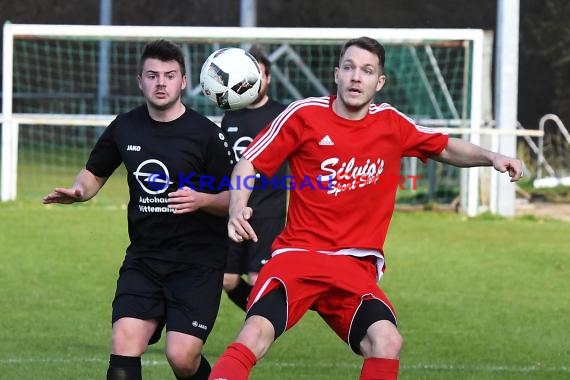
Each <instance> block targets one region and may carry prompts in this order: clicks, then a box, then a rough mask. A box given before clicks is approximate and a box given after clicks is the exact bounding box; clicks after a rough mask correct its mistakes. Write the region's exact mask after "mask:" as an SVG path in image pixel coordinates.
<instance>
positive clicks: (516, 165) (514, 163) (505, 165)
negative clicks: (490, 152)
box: [493, 155, 523, 182]
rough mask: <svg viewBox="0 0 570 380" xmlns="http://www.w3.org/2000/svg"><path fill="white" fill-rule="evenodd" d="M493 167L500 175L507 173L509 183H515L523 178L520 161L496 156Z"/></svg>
mask: <svg viewBox="0 0 570 380" xmlns="http://www.w3.org/2000/svg"><path fill="white" fill-rule="evenodd" d="M493 167H494V168H495V170H497V171H499V172H501V173H505V172H508V173H509V176H510V177H511V182H516V181H518V180H519V179H521V178H522V176H523V165H522V161H521V160H519V159H516V158H511V157H507V156H503V155H498V156H497V157H496V158H495V159H494V160H493Z"/></svg>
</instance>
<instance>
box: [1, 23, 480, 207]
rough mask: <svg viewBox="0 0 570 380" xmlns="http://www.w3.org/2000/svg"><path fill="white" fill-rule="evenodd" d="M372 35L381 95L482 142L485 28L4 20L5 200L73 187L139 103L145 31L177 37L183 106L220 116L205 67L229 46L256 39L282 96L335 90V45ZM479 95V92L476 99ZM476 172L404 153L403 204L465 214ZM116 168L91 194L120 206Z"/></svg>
mask: <svg viewBox="0 0 570 380" xmlns="http://www.w3.org/2000/svg"><path fill="white" fill-rule="evenodd" d="M364 35H366V36H369V37H372V38H376V39H378V40H379V41H380V42H382V43H383V44H384V46H385V47H386V57H387V58H386V73H387V77H388V80H387V84H386V85H385V86H384V88H383V89H382V91H381V92H380V93H379V94H378V96H377V99H376V101H377V102H388V103H390V104H392V105H393V106H395V107H396V108H398V109H399V110H401V111H402V112H404V113H406V114H407V115H409V116H410V117H412V118H414V119H415V120H416V121H417V122H418V123H419V124H422V125H425V126H430V127H435V128H443V129H444V130H445V131H446V132H448V133H450V134H456V135H461V136H463V137H465V138H467V139H469V140H471V141H472V142H475V143H479V138H480V133H479V132H478V131H479V130H480V128H481V125H482V120H483V108H484V107H483V104H482V99H484V98H485V99H490V98H491V96H490V80H489V77H490V75H489V72H490V70H489V69H488V68H485V65H486V62H487V64H488V65H490V61H491V60H490V59H489V58H485V57H484V53H485V51H488V50H489V49H487V50H485V49H484V41H485V38H484V35H485V34H484V32H483V31H482V30H475V29H326V28H319V29H307V28H237V27H236V28H232V27H223V28H212V27H142V26H139V27H133V26H93V25H92V26H79V25H18V24H5V26H4V46H3V47H4V50H3V57H4V60H3V61H4V63H3V65H4V66H3V98H2V105H3V106H2V169H1V171H2V172H1V174H2V176H1V178H2V179H1V188H2V200H13V199H16V198H18V199H34V200H37V199H38V198H39V197H40V196H41V195H42V194H45V193H47V192H49V191H50V190H51V189H52V188H53V187H55V186H68V185H70V184H71V183H72V181H73V177H74V175H75V174H76V173H77V171H78V170H79V169H80V168H81V167H82V166H83V165H84V164H85V161H86V159H87V156H88V153H89V151H90V149H91V147H92V146H93V144H94V143H95V141H96V139H97V138H98V136H99V135H100V134H101V131H102V130H103V128H105V126H106V125H107V124H108V123H109V122H110V121H111V120H112V119H113V117H114V116H115V115H116V114H118V113H120V112H124V111H127V110H129V109H130V108H132V107H134V106H136V105H139V104H141V103H142V102H143V98H142V96H141V94H140V91H139V89H138V85H137V81H136V76H137V63H138V59H139V56H140V53H141V51H142V47H143V46H144V44H145V43H146V42H148V41H150V40H152V39H156V38H167V39H171V40H174V41H176V42H177V43H178V44H180V46H181V47H182V49H183V52H184V54H185V56H186V64H187V68H186V69H187V75H188V86H187V89H186V91H185V93H184V94H183V98H184V99H183V100H184V102H185V103H186V104H188V105H189V106H191V107H193V108H194V109H196V110H197V111H199V112H200V113H203V114H205V115H207V116H209V117H211V118H212V119H214V120H217V121H219V118H220V117H221V116H222V111H221V110H219V109H217V108H216V107H214V105H213V103H211V102H210V101H209V100H207V99H206V98H205V97H204V96H203V95H202V94H201V89H200V85H199V73H200V68H201V65H202V63H203V62H204V60H205V59H206V57H208V55H209V54H210V53H212V52H213V51H214V50H216V49H219V48H220V47H225V46H242V47H247V46H249V45H250V44H253V43H258V44H262V45H263V46H264V49H265V51H266V53H267V55H268V57H269V58H270V60H271V61H272V86H271V89H270V95H271V96H272V97H273V98H275V99H277V100H279V101H281V102H283V103H289V102H291V101H293V100H296V99H300V98H303V97H309V96H321V95H326V94H330V93H333V92H334V89H335V87H334V86H335V85H334V78H333V68H334V66H335V65H336V64H337V62H338V56H339V51H340V47H341V45H342V44H343V43H344V42H345V41H346V40H347V39H349V38H354V37H360V36H364ZM484 92H486V93H485V97H484V96H483V95H484V94H483V93H484ZM479 170H480V169H469V170H459V169H456V168H453V167H449V166H445V165H440V164H438V163H435V162H431V163H430V164H428V165H423V164H422V163H419V164H418V162H417V160H413V159H405V160H403V161H402V175H403V176H404V177H407V176H416V178H418V179H417V181H416V182H414V183H412V182H411V181H406V182H404V183H403V184H402V187H401V189H400V191H399V193H398V202H399V203H416V204H426V203H445V204H450V203H451V202H452V201H453V200H454V199H457V198H458V197H459V196H460V195H461V199H462V202H461V206H462V207H463V209H465V210H466V211H467V212H468V213H469V214H475V213H477V210H478V208H479V206H480V205H481V198H482V197H481V196H480V195H479ZM122 175H124V173H121V172H119V173H116V174H115V175H114V176H113V177H116V178H114V179H113V178H112V181H110V182H109V183H108V184H107V185H106V187H113V186H115V185H114V184H113V181H116V180H117V179H118V182H117V184H116V187H114V189H115V191H113V190H109V189H106V190H105V191H103V192H102V193H101V195H98V197H97V199H98V200H97V201H99V202H108V203H110V204H113V203H121V202H125V201H126V198H127V197H126V191H125V190H124V186H125V185H124V184H123V183H122V182H121V181H122V178H120V177H121V176H122Z"/></svg>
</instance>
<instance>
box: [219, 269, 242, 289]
mask: <svg viewBox="0 0 570 380" xmlns="http://www.w3.org/2000/svg"><path fill="white" fill-rule="evenodd" d="M239 278H240V276H239V274H236V273H224V282H223V287H224V290H225V291H226V292H229V291H231V290H234V289H235V288H236V286H238V284H239Z"/></svg>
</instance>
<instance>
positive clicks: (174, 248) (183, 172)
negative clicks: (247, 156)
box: [86, 105, 233, 268]
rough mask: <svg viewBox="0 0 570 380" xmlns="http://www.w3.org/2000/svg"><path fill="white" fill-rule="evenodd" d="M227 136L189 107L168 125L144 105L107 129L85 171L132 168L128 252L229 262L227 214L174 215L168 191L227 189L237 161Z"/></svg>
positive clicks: (209, 262) (180, 259)
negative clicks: (119, 167)
mask: <svg viewBox="0 0 570 380" xmlns="http://www.w3.org/2000/svg"><path fill="white" fill-rule="evenodd" d="M224 140H225V137H224V135H223V134H222V133H221V130H220V128H218V126H216V124H214V123H212V122H211V121H210V120H208V119H207V118H206V117H204V116H202V115H200V114H198V113H197V112H195V111H194V110H192V109H190V108H189V107H186V111H185V112H184V114H183V115H182V116H180V117H179V118H178V119H176V120H174V121H171V122H167V123H163V122H157V121H155V120H153V119H151V118H150V116H149V114H148V110H147V107H146V105H143V106H141V107H138V108H135V109H133V110H132V111H130V112H127V113H124V114H121V115H119V116H117V118H116V119H115V120H114V121H113V122H112V123H111V124H110V125H109V126H108V127H107V128H106V130H105V132H104V133H103V134H102V135H101V137H100V138H99V140H98V141H97V143H96V145H95V147H94V148H93V150H92V152H91V155H90V157H89V160H88V162H87V165H86V168H87V170H89V171H90V172H92V173H93V174H94V175H96V176H98V177H108V176H110V175H111V174H112V173H113V171H114V170H115V169H116V168H117V167H118V166H119V165H120V164H121V163H124V165H125V168H126V169H127V183H128V186H129V195H130V199H129V207H128V228H129V238H130V245H129V247H128V248H127V255H136V256H137V257H155V258H160V259H162V260H169V261H178V262H187V263H199V264H204V265H209V266H213V267H217V268H218V267H219V268H221V267H223V266H224V265H225V263H226V251H227V240H228V239H227V227H226V226H227V218H226V217H220V216H215V215H212V214H209V213H206V212H204V211H201V210H197V211H195V212H191V213H187V214H174V213H173V212H172V211H171V209H169V208H168V193H170V192H172V191H176V190H178V189H180V188H182V187H184V186H188V187H190V188H193V189H195V190H197V191H201V192H206V193H219V192H220V191H223V190H228V187H229V176H230V174H231V168H232V164H233V162H232V161H231V160H232V158H231V152H230V151H229V149H228V144H227V142H226V141H224ZM204 247H207V251H208V252H209V253H208V254H207V255H204V254H203V252H204Z"/></svg>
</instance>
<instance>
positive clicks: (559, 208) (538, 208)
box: [516, 202, 570, 222]
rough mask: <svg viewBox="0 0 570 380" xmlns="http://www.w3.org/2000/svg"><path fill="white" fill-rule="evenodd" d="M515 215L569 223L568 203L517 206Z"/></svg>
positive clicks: (533, 203) (532, 203)
mask: <svg viewBox="0 0 570 380" xmlns="http://www.w3.org/2000/svg"><path fill="white" fill-rule="evenodd" d="M516 214H517V215H519V216H522V215H533V216H535V217H537V218H552V219H558V220H563V221H565V222H570V203H549V202H531V203H527V204H521V205H518V206H517V209H516Z"/></svg>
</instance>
